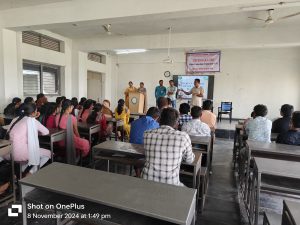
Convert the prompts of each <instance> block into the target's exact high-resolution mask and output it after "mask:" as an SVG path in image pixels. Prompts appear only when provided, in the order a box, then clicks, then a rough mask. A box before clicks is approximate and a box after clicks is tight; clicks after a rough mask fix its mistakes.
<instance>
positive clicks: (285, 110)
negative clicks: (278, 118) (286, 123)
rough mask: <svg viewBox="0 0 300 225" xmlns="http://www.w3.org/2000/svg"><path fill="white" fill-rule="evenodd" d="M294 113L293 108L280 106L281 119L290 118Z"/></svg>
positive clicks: (287, 105)
mask: <svg viewBox="0 0 300 225" xmlns="http://www.w3.org/2000/svg"><path fill="white" fill-rule="evenodd" d="M293 111H294V106H292V105H289V104H284V105H282V106H281V109H280V112H281V114H282V116H283V117H291V116H292V114H293Z"/></svg>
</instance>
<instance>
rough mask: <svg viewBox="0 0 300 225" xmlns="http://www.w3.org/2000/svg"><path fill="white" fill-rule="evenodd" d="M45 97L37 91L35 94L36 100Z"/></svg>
mask: <svg viewBox="0 0 300 225" xmlns="http://www.w3.org/2000/svg"><path fill="white" fill-rule="evenodd" d="M43 97H45V95H44V94H43V93H39V94H37V95H36V100H37V101H38V100H39V99H40V98H43Z"/></svg>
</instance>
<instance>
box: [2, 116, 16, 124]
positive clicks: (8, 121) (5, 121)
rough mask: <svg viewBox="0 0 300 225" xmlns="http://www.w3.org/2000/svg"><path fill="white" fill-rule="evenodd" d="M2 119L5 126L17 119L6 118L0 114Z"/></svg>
mask: <svg viewBox="0 0 300 225" xmlns="http://www.w3.org/2000/svg"><path fill="white" fill-rule="evenodd" d="M0 117H1V118H3V119H4V123H5V125H9V124H10V123H11V121H12V120H13V119H14V118H15V117H13V116H5V115H4V114H0Z"/></svg>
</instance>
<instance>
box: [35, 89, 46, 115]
mask: <svg viewBox="0 0 300 225" xmlns="http://www.w3.org/2000/svg"><path fill="white" fill-rule="evenodd" d="M47 102H48V99H47V97H46V96H45V95H44V94H43V93H40V94H38V95H37V96H36V101H35V104H36V107H37V110H38V111H40V108H41V107H42V105H44V104H45V103H47Z"/></svg>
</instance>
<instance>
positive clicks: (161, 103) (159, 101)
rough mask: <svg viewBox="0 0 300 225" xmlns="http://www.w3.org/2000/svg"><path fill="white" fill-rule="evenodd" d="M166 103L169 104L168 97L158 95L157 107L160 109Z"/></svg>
mask: <svg viewBox="0 0 300 225" xmlns="http://www.w3.org/2000/svg"><path fill="white" fill-rule="evenodd" d="M168 105H169V103H168V99H167V98H165V97H159V98H158V99H157V107H158V108H159V109H162V108H164V107H166V106H168Z"/></svg>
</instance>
